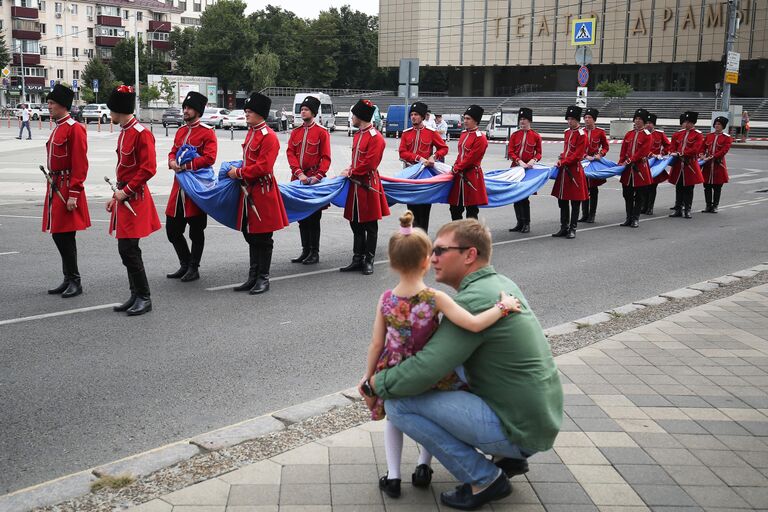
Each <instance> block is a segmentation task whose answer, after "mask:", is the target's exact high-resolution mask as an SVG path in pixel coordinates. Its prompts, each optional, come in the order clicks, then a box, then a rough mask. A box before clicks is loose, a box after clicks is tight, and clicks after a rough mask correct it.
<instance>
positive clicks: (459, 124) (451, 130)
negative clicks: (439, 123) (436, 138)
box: [443, 114, 464, 138]
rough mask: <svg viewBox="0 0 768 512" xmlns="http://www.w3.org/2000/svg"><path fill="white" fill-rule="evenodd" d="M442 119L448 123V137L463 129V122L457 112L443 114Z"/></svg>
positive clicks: (459, 133) (457, 134)
mask: <svg viewBox="0 0 768 512" xmlns="http://www.w3.org/2000/svg"><path fill="white" fill-rule="evenodd" d="M443 121H445V124H447V125H448V137H449V138H454V137H458V136H459V135H461V132H463V131H464V122H463V121H462V119H461V116H460V115H459V114H444V115H443Z"/></svg>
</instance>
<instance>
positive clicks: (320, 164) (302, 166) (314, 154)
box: [285, 122, 331, 181]
mask: <svg viewBox="0 0 768 512" xmlns="http://www.w3.org/2000/svg"><path fill="white" fill-rule="evenodd" d="M285 153H286V155H287V156H288V165H289V166H290V168H291V181H293V180H297V179H299V176H300V175H302V174H304V175H305V176H306V177H308V178H315V179H316V180H317V181H320V180H322V179H323V178H325V174H326V173H327V172H328V168H329V167H330V166H331V136H330V135H329V134H328V130H326V129H325V128H323V127H322V126H321V125H319V124H317V123H315V122H313V123H312V124H311V125H309V126H299V127H298V128H294V129H293V131H292V132H291V136H290V138H289V139H288V148H287V149H286V150H285Z"/></svg>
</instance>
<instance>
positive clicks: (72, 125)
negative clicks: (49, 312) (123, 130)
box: [43, 84, 91, 299]
mask: <svg viewBox="0 0 768 512" xmlns="http://www.w3.org/2000/svg"><path fill="white" fill-rule="evenodd" d="M74 97H75V93H74V92H73V91H72V89H69V88H68V87H64V86H63V85H61V84H56V86H54V88H53V89H52V90H51V92H50V93H48V96H47V98H46V99H47V100H48V110H49V111H50V113H51V118H52V119H53V120H54V121H56V126H55V127H54V128H53V131H52V132H51V136H50V137H48V142H47V144H46V153H47V154H48V171H49V174H50V176H51V179H52V180H53V186H51V185H50V184H49V185H48V189H47V190H46V193H45V204H44V206H43V232H45V231H50V233H51V237H53V243H55V244H56V248H57V249H58V250H59V254H60V255H61V267H62V271H63V272H64V282H62V283H61V284H60V285H59V286H57V287H56V288H53V289H51V290H48V293H50V294H51V295H54V294H58V293H60V294H61V296H62V297H63V298H65V299H66V298H69V297H74V296H76V295H80V294H81V293H83V288H82V285H81V283H80V271H79V270H78V268H77V242H76V241H75V233H76V232H77V231H82V230H84V229H87V228H88V227H90V225H91V217H90V215H89V213H88V203H87V201H86V199H85V189H84V188H83V182H85V177H86V175H87V174H88V154H87V153H88V137H87V134H86V132H85V128H84V127H83V125H81V124H78V123H77V122H75V120H74V119H72V118H71V117H70V116H69V109H70V108H72V98H74ZM54 190H56V191H58V192H59V193H61V196H59V194H58V193H56V192H55V191H54Z"/></svg>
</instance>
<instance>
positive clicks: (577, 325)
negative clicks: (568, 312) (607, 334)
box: [574, 322, 589, 330]
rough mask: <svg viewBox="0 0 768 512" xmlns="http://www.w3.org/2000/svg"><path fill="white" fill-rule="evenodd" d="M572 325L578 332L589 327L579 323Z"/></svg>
mask: <svg viewBox="0 0 768 512" xmlns="http://www.w3.org/2000/svg"><path fill="white" fill-rule="evenodd" d="M574 323H575V324H576V329H578V330H581V329H586V328H587V327H589V324H584V323H581V322H574Z"/></svg>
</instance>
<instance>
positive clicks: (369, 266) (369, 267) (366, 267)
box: [363, 256, 373, 276]
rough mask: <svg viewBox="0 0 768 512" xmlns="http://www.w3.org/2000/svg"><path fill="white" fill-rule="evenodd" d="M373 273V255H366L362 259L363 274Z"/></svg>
mask: <svg viewBox="0 0 768 512" xmlns="http://www.w3.org/2000/svg"><path fill="white" fill-rule="evenodd" d="M371 274H373V256H366V258H365V259H364V260H363V275H364V276H369V275H371Z"/></svg>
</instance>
